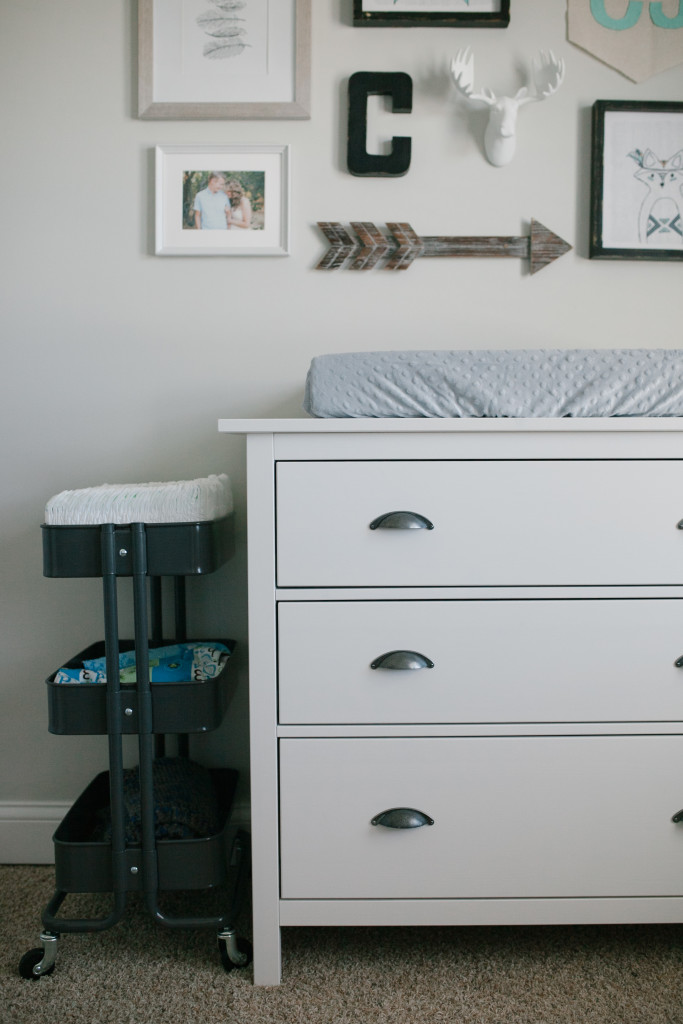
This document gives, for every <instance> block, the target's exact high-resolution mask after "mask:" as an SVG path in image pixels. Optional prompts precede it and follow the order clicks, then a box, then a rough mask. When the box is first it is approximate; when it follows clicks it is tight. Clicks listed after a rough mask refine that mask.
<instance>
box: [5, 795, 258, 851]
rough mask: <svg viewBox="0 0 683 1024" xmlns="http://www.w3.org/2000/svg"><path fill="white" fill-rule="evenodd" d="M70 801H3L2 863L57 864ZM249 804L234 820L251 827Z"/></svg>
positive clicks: (243, 805)
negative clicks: (57, 834)
mask: <svg viewBox="0 0 683 1024" xmlns="http://www.w3.org/2000/svg"><path fill="white" fill-rule="evenodd" d="M70 806H71V805H70V804H68V803H62V802H53V803H38V802H28V803H23V804H20V803H15V802H9V801H8V802H4V803H3V802H2V801H0V864H54V860H55V857H54V852H53V846H52V834H53V832H54V831H55V829H56V828H57V826H58V825H59V823H60V821H61V820H62V818H63V817H64V815H65V814H66V812H67V811H68V810H69V807H70ZM249 820H250V815H249V804H248V802H247V801H246V800H243V801H240V802H238V803H236V804H235V806H234V807H233V809H232V821H233V822H234V823H235V824H236V825H239V826H240V827H241V828H246V829H248V828H249Z"/></svg>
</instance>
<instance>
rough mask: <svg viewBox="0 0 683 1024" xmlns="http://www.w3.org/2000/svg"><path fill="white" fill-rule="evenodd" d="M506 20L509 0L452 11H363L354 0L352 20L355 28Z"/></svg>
mask: <svg viewBox="0 0 683 1024" xmlns="http://www.w3.org/2000/svg"><path fill="white" fill-rule="evenodd" d="M434 6H439V5H438V4H436V3H435V5H434ZM509 23H510V0H500V2H499V10H497V11H454V12H453V13H448V12H444V11H425V10H424V9H421V10H413V11H410V10H403V11H364V10H363V0H353V24H354V25H355V26H356V27H358V28H372V27H375V28H507V26H508V25H509Z"/></svg>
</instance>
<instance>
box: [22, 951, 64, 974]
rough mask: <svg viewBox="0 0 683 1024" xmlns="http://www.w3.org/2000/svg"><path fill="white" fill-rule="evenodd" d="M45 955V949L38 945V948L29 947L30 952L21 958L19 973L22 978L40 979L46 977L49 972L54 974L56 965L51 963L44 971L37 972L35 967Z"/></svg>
mask: <svg viewBox="0 0 683 1024" xmlns="http://www.w3.org/2000/svg"><path fill="white" fill-rule="evenodd" d="M44 957H45V950H44V949H41V948H40V947H37V948H36V949H29V951H28V953H24V955H23V956H22V958H21V960H20V961H19V974H20V975H21V976H22V978H26V979H27V980H28V981H38V980H39V979H40V978H44V977H45V976H46V975H48V974H52V972H53V971H54V969H55V965H54V964H51V965H50V966H49V967H48V968H46V969H45V970H44V971H39V972H38V973H36V971H35V968H36V967H37V966H38V964H39V963H40V962H41V960H42V959H43V958H44Z"/></svg>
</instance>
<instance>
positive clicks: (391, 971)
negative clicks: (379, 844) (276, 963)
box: [0, 867, 683, 1024]
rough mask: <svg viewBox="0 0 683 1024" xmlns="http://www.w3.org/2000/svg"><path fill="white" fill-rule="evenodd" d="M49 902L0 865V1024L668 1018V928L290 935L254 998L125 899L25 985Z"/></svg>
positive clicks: (75, 900) (86, 907) (672, 992)
mask: <svg viewBox="0 0 683 1024" xmlns="http://www.w3.org/2000/svg"><path fill="white" fill-rule="evenodd" d="M51 893H52V873H51V870H50V869H49V868H45V867H39V868H35V867H34V868H32V867H0V915H1V916H0V934H1V936H2V941H1V942H0V950H1V951H2V963H1V966H0V1024H148V1022H149V1024H165V1022H173V1024H196V1022H202V1024H203V1022H214V1021H216V1022H222V1021H225V1022H230V1024H232V1022H234V1024H252V1022H253V1024H276V1022H277V1024H300V1022H301V1024H304V1022H305V1024H337V1022H339V1024H366V1022H367V1024H399V1022H400V1024H404V1022H405V1024H408V1022H410V1024H442V1022H449V1024H450V1022H453V1024H683V926H681V927H678V926H673V925H665V926H664V925H662V926H654V925H649V926H630V927H599V928H598V927H595V928H588V927H585V928H584V927H581V928H575V927H574V928H462V929H460V928H384V929H382V928H292V929H287V930H285V932H284V983H283V984H282V985H281V986H280V987H279V988H267V989H265V988H254V986H253V984H252V974H251V968H247V969H246V970H244V971H241V972H240V971H237V972H233V973H231V974H226V973H225V971H224V970H223V968H222V966H221V965H220V961H219V958H218V954H217V951H216V949H215V939H214V936H212V935H210V934H207V933H203V932H185V931H183V932H174V931H170V930H168V929H164V928H159V927H158V926H156V925H154V924H153V923H152V922H151V921H150V919H149V917H148V916H147V915H146V914H145V912H144V911H143V910H142V909H141V907H140V904H139V902H138V901H137V900H132V901H131V908H130V913H129V914H128V915H127V917H126V918H125V920H124V921H123V922H122V923H121V924H119V925H118V926H117V927H116V928H113V929H111V930H109V931H107V932H104V933H101V934H99V935H65V936H63V937H62V939H61V940H60V948H59V953H58V959H57V967H56V970H55V972H54V974H53V975H52V976H51V977H48V978H43V979H41V980H40V981H36V982H31V981H24V980H23V979H22V978H20V977H19V974H18V971H17V965H18V962H19V959H20V957H21V955H22V954H23V953H24V952H25V951H26V950H27V949H29V948H31V947H33V946H36V945H37V944H38V941H37V940H38V933H39V930H40V923H39V922H40V912H41V910H42V907H43V905H44V903H45V902H46V900H47V899H48V898H49V897H50V895H51ZM183 899H184V897H183V896H182V895H181V896H179V897H177V902H178V907H177V910H178V912H180V911H181V910H182V909H183V907H182V903H183ZM202 899H204V897H202ZM70 903H71V907H70V909H69V912H70V913H71V912H75V913H77V914H79V915H80V914H84V915H86V914H87V915H90V914H93V913H94V914H101V913H102V912H103V911H104V910H105V909H106V906H107V904H106V900H104V899H103V898H101V897H94V896H80V897H70ZM66 908H69V901H68V902H67V903H66V904H65V909H66ZM169 909H171V908H169ZM184 909H185V910H191V911H193V912H194V911H195V910H196V909H197V902H196V900H193V901H192V903H191V905H190V906H188V905H185V908H184ZM210 909H211V908H210V907H209V906H208V904H207V905H206V908H204V906H202V907H201V910H200V912H202V913H205V912H206V913H208V912H209V911H210ZM241 930H242V933H243V934H245V935H248V934H249V921H248V916H247V915H246V914H245V919H244V922H243V927H242V929H241Z"/></svg>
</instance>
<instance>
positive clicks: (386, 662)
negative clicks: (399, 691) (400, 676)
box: [370, 651, 434, 670]
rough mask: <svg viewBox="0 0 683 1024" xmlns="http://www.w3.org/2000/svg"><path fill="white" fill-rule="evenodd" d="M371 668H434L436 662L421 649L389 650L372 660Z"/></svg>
mask: <svg viewBox="0 0 683 1024" xmlns="http://www.w3.org/2000/svg"><path fill="white" fill-rule="evenodd" d="M370 668H390V669H399V670H402V669H419V668H434V662H433V661H431V660H430V659H429V658H425V656H424V654H420V652H419V651H387V653H386V654H380V656H379V658H375V660H374V661H371V662H370Z"/></svg>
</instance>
